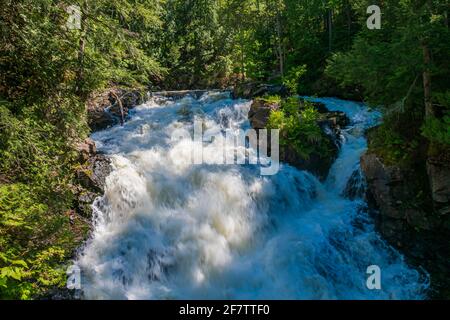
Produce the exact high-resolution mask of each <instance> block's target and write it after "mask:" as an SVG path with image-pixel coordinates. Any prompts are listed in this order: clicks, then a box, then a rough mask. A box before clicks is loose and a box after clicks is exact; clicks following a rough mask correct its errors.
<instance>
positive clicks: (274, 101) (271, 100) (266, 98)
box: [258, 95, 282, 105]
mask: <svg viewBox="0 0 450 320" xmlns="http://www.w3.org/2000/svg"><path fill="white" fill-rule="evenodd" d="M258 99H260V100H263V101H264V102H267V103H269V104H278V105H280V104H281V101H282V99H281V97H280V96H277V95H274V96H264V97H262V98H258Z"/></svg>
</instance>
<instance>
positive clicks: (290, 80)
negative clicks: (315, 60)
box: [283, 65, 306, 94]
mask: <svg viewBox="0 0 450 320" xmlns="http://www.w3.org/2000/svg"><path fill="white" fill-rule="evenodd" d="M305 73H306V65H301V66H297V67H294V68H292V69H291V70H289V72H288V73H287V75H286V76H285V77H284V79H283V84H284V85H285V86H286V88H288V90H289V92H290V93H291V94H297V93H298V89H299V85H300V79H301V77H302V76H303V75H304V74H305Z"/></svg>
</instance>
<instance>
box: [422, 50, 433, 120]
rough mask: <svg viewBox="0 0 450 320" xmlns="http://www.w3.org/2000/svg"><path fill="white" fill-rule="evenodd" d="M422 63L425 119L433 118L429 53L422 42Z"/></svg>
mask: <svg viewBox="0 0 450 320" xmlns="http://www.w3.org/2000/svg"><path fill="white" fill-rule="evenodd" d="M422 51H423V61H424V65H425V69H424V71H423V93H424V98H425V117H426V118H430V117H433V116H434V110H433V103H432V100H431V70H430V67H431V52H430V48H429V47H428V45H427V44H426V43H425V42H422Z"/></svg>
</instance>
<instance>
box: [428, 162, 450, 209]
mask: <svg viewBox="0 0 450 320" xmlns="http://www.w3.org/2000/svg"><path fill="white" fill-rule="evenodd" d="M427 173H428V177H429V182H430V187H431V195H432V197H433V200H434V202H436V204H437V205H439V206H440V207H448V206H449V205H450V162H447V161H442V160H440V159H436V158H429V159H428V161H427Z"/></svg>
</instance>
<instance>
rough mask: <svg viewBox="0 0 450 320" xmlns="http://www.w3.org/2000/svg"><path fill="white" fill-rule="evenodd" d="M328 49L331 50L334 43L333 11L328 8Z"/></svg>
mask: <svg viewBox="0 0 450 320" xmlns="http://www.w3.org/2000/svg"><path fill="white" fill-rule="evenodd" d="M327 21H328V50H329V51H330V52H331V50H332V45H333V11H332V9H329V10H328V19H327Z"/></svg>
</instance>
